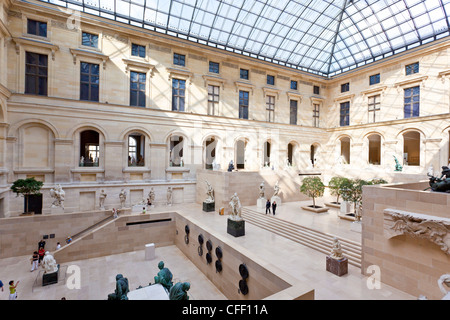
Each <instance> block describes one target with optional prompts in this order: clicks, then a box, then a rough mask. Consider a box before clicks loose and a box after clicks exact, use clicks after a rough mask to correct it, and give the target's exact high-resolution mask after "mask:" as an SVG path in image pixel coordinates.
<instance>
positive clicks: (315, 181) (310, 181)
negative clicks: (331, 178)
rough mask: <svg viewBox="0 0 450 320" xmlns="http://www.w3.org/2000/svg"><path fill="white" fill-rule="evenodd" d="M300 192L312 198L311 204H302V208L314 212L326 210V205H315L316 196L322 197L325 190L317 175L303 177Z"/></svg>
mask: <svg viewBox="0 0 450 320" xmlns="http://www.w3.org/2000/svg"><path fill="white" fill-rule="evenodd" d="M300 192H301V193H303V194H305V195H307V196H308V197H310V198H312V200H313V204H312V206H303V207H302V209H305V210H308V211H313V212H316V213H319V212H327V211H328V208H327V207H322V206H317V205H316V198H319V197H322V196H323V194H324V192H325V185H324V184H323V182H322V180H320V178H319V177H317V176H314V177H307V178H305V179H303V183H302V185H301V186H300Z"/></svg>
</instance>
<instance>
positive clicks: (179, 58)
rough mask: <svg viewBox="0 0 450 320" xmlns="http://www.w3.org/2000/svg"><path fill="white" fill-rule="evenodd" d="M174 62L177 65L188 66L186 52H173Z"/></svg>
mask: <svg viewBox="0 0 450 320" xmlns="http://www.w3.org/2000/svg"><path fill="white" fill-rule="evenodd" d="M173 64H175V65H177V66H182V67H185V66H186V56H185V55H184V54H178V53H174V54H173Z"/></svg>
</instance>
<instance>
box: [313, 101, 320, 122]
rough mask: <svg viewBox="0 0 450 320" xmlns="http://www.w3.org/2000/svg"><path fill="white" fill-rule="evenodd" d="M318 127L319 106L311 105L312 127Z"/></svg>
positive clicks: (317, 104) (316, 104)
mask: <svg viewBox="0 0 450 320" xmlns="http://www.w3.org/2000/svg"><path fill="white" fill-rule="evenodd" d="M319 125H320V104H319V103H313V127H315V128H319Z"/></svg>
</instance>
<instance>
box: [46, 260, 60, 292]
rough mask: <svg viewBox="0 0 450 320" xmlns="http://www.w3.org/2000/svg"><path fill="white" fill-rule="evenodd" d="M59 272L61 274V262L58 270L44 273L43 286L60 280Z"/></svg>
mask: <svg viewBox="0 0 450 320" xmlns="http://www.w3.org/2000/svg"><path fill="white" fill-rule="evenodd" d="M58 274H59V264H58V271H56V272H52V273H44V275H43V276H42V286H43V287H44V286H48V285H50V284H55V283H57V282H58Z"/></svg>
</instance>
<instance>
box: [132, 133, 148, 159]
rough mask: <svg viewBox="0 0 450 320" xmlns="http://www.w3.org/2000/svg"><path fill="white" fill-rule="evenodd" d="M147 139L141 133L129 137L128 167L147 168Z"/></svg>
mask: <svg viewBox="0 0 450 320" xmlns="http://www.w3.org/2000/svg"><path fill="white" fill-rule="evenodd" d="M144 152H145V137H144V136H143V135H142V134H140V133H132V134H130V135H129V136H128V166H129V167H136V166H137V167H142V166H145V153H144Z"/></svg>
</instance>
